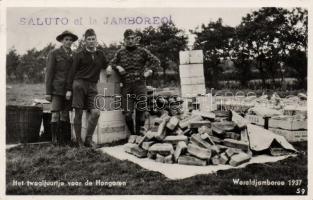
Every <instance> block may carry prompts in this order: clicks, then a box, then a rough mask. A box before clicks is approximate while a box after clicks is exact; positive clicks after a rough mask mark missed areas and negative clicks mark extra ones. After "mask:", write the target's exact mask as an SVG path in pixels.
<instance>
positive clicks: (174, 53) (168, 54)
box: [137, 23, 188, 80]
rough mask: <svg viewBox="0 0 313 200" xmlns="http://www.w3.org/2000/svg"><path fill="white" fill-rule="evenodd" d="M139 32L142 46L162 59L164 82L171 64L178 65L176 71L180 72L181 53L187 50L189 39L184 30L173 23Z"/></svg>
mask: <svg viewBox="0 0 313 200" xmlns="http://www.w3.org/2000/svg"><path fill="white" fill-rule="evenodd" d="M137 32H139V34H141V36H142V37H141V40H140V44H141V45H143V46H144V47H146V48H147V49H148V50H150V51H151V52H152V53H153V54H154V55H156V56H157V57H158V58H159V59H160V61H161V68H162V70H163V76H164V80H165V77H166V70H167V69H169V67H170V66H171V63H175V64H176V67H175V69H174V70H176V71H177V72H178V65H179V51H181V50H185V49H186V48H187V43H188V41H187V39H188V37H187V36H186V35H185V33H184V31H183V30H181V29H178V28H177V27H176V26H175V24H173V23H164V24H162V25H161V26H159V27H158V28H154V27H152V26H150V27H148V28H145V29H144V30H143V31H139V30H137Z"/></svg>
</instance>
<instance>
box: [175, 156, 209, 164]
mask: <svg viewBox="0 0 313 200" xmlns="http://www.w3.org/2000/svg"><path fill="white" fill-rule="evenodd" d="M178 164H182V165H196V166H205V165H207V162H206V161H205V160H201V159H199V158H196V157H194V156H180V157H179V158H178Z"/></svg>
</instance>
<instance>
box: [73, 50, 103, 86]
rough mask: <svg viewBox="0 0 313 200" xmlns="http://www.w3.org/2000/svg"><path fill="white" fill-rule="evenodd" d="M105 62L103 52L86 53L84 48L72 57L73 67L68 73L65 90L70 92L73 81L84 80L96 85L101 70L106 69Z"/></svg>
mask: <svg viewBox="0 0 313 200" xmlns="http://www.w3.org/2000/svg"><path fill="white" fill-rule="evenodd" d="M107 64H108V63H107V60H106V58H105V56H104V53H103V51H101V50H99V49H97V50H96V51H95V52H90V51H87V50H86V49H85V48H84V49H83V50H81V51H79V52H77V54H75V55H74V58H73V65H72V67H71V70H70V72H69V76H68V81H67V89H68V90H72V87H73V80H84V81H89V82H92V83H97V82H98V80H99V77H100V71H101V69H105V68H106V67H107Z"/></svg>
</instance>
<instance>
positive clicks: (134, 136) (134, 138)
mask: <svg viewBox="0 0 313 200" xmlns="http://www.w3.org/2000/svg"><path fill="white" fill-rule="evenodd" d="M136 138H137V135H130V136H129V138H128V143H135V142H136Z"/></svg>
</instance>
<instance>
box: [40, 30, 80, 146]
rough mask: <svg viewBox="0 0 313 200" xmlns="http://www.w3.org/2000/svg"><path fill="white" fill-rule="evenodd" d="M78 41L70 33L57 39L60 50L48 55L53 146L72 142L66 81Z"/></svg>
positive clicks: (48, 91) (47, 74) (64, 33)
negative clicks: (72, 48) (73, 50)
mask: <svg viewBox="0 0 313 200" xmlns="http://www.w3.org/2000/svg"><path fill="white" fill-rule="evenodd" d="M77 39H78V37H77V36H76V35H74V34H73V33H71V32H69V31H64V32H63V33H62V34H60V35H58V36H57V37H56V40H57V41H59V42H61V43H62V46H61V47H60V48H57V49H55V50H53V51H51V52H50V53H49V55H48V60H47V66H46V67H47V68H46V77H45V79H46V96H45V98H46V100H48V101H51V113H52V115H51V135H52V143H53V144H66V143H69V142H70V140H71V133H70V130H71V129H70V123H69V110H70V109H71V102H70V101H69V100H66V99H65V94H66V80H67V76H68V73H69V70H70V68H71V66H72V61H73V59H72V50H71V46H72V43H73V42H75V41H76V40H77Z"/></svg>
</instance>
